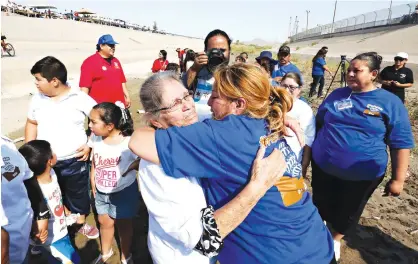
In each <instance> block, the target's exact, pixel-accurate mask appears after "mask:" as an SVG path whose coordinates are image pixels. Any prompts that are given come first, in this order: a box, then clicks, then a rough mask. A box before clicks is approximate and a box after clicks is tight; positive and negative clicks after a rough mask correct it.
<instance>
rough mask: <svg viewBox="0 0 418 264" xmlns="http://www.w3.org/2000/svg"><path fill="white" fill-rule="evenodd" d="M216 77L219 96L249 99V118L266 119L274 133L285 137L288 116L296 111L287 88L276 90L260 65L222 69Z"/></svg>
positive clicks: (247, 110) (242, 65)
mask: <svg viewBox="0 0 418 264" xmlns="http://www.w3.org/2000/svg"><path fill="white" fill-rule="evenodd" d="M214 78H215V83H216V89H217V92H218V93H219V94H221V95H223V96H225V97H227V98H228V99H230V100H237V99H239V98H243V99H245V100H246V102H247V107H246V110H245V112H244V114H245V115H248V116H250V117H253V118H264V119H266V120H267V123H268V126H269V129H270V131H271V132H278V133H279V135H280V136H281V135H283V134H284V132H285V125H284V117H285V115H286V113H287V112H288V111H290V109H291V108H292V104H293V100H292V96H291V95H290V94H289V93H288V92H287V91H286V90H284V89H283V88H274V87H273V86H272V85H271V83H270V80H269V78H268V77H267V76H266V74H265V73H264V72H263V71H262V70H261V68H260V67H259V66H256V65H252V64H244V63H239V64H234V65H231V66H220V67H218V68H217V70H216V71H215V73H214Z"/></svg>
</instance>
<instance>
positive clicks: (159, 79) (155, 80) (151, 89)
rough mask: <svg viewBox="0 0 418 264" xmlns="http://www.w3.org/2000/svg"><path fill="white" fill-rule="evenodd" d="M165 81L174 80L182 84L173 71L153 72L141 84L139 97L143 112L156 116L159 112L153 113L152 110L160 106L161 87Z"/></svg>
mask: <svg viewBox="0 0 418 264" xmlns="http://www.w3.org/2000/svg"><path fill="white" fill-rule="evenodd" d="M166 81H175V82H179V83H181V84H182V85H183V83H182V82H181V81H180V79H179V77H178V75H177V74H176V73H175V72H173V71H165V72H159V73H155V74H153V75H152V76H151V77H149V78H148V79H146V80H145V82H144V83H143V84H142V86H141V91H140V92H139V99H140V101H141V104H142V107H143V108H144V111H145V112H148V113H150V114H153V115H155V116H156V117H158V114H159V112H157V113H154V112H153V111H155V110H157V109H159V108H161V107H162V101H163V93H162V90H163V89H162V88H163V87H164V83H165V82H166Z"/></svg>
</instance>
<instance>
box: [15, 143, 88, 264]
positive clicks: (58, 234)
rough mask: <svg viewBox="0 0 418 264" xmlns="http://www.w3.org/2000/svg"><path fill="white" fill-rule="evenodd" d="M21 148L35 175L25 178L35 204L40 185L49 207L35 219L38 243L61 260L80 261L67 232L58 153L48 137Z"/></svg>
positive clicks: (33, 231) (34, 231)
mask: <svg viewBox="0 0 418 264" xmlns="http://www.w3.org/2000/svg"><path fill="white" fill-rule="evenodd" d="M19 152H20V153H21V154H22V156H23V157H24V158H25V159H26V161H27V163H28V165H29V168H30V170H31V171H32V172H33V175H34V177H32V178H31V179H29V180H27V181H26V182H25V185H26V189H27V190H28V195H29V199H30V200H31V204H32V206H36V204H37V202H36V199H37V198H38V196H36V192H37V189H38V188H40V189H41V191H42V194H43V198H44V200H45V201H46V204H47V208H46V210H44V211H41V210H39V214H38V215H36V216H35V217H36V219H35V220H36V223H35V224H34V228H33V230H32V233H34V237H35V239H36V242H37V244H41V243H42V244H43V246H45V248H46V249H47V250H48V251H49V252H51V254H52V256H53V257H54V258H56V259H58V260H59V261H61V262H62V263H80V257H79V255H78V254H77V252H76V251H75V249H74V248H73V246H72V244H71V241H70V237H69V235H68V230H67V222H66V217H65V212H64V205H63V203H62V196H61V190H60V187H59V185H58V181H57V176H56V175H55V172H54V170H53V169H52V167H53V166H54V165H55V164H56V163H57V156H56V155H55V154H54V153H53V152H52V150H51V145H50V144H49V143H48V142H47V141H45V140H32V141H30V142H28V143H26V144H25V145H23V146H22V147H20V149H19ZM33 193H35V197H33ZM34 211H36V208H35V209H34ZM48 218H49V219H48ZM41 230H42V231H43V232H41ZM48 262H49V263H51V262H53V261H48Z"/></svg>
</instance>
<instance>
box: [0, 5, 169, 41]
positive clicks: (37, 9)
mask: <svg viewBox="0 0 418 264" xmlns="http://www.w3.org/2000/svg"><path fill="white" fill-rule="evenodd" d="M1 10H2V11H4V12H6V13H7V14H12V13H13V14H18V15H22V16H27V17H35V18H46V19H68V20H74V21H81V22H87V23H96V24H101V25H108V26H114V27H121V28H127V29H133V30H141V31H152V32H153V33H159V34H166V32H165V31H164V30H158V29H152V28H151V27H150V26H145V25H143V26H140V25H139V24H136V23H132V22H129V21H125V20H122V19H114V18H110V17H104V16H100V15H96V14H95V13H93V12H91V11H89V10H86V9H81V10H78V11H77V10H67V9H65V10H64V11H63V12H59V11H57V9H56V7H54V6H51V5H48V4H46V5H33V6H29V5H22V4H16V3H15V2H12V1H10V0H8V1H7V4H6V5H3V4H2V6H1Z"/></svg>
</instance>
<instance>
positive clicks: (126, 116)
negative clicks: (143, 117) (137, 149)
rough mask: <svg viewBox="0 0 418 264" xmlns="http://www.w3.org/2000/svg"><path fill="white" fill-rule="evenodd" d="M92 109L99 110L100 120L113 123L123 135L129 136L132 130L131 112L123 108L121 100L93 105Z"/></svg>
mask: <svg viewBox="0 0 418 264" xmlns="http://www.w3.org/2000/svg"><path fill="white" fill-rule="evenodd" d="M93 109H96V110H101V113H100V118H101V120H102V121H103V122H104V123H105V124H106V125H110V124H113V125H114V126H115V129H118V130H120V131H121V133H122V135H123V136H125V137H126V136H131V135H132V133H133V132H134V125H133V120H132V117H131V113H130V112H129V110H128V109H126V108H125V106H124V105H123V103H122V102H119V101H118V102H116V103H115V104H113V103H109V102H104V103H100V104H97V105H95V106H94V107H93Z"/></svg>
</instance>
